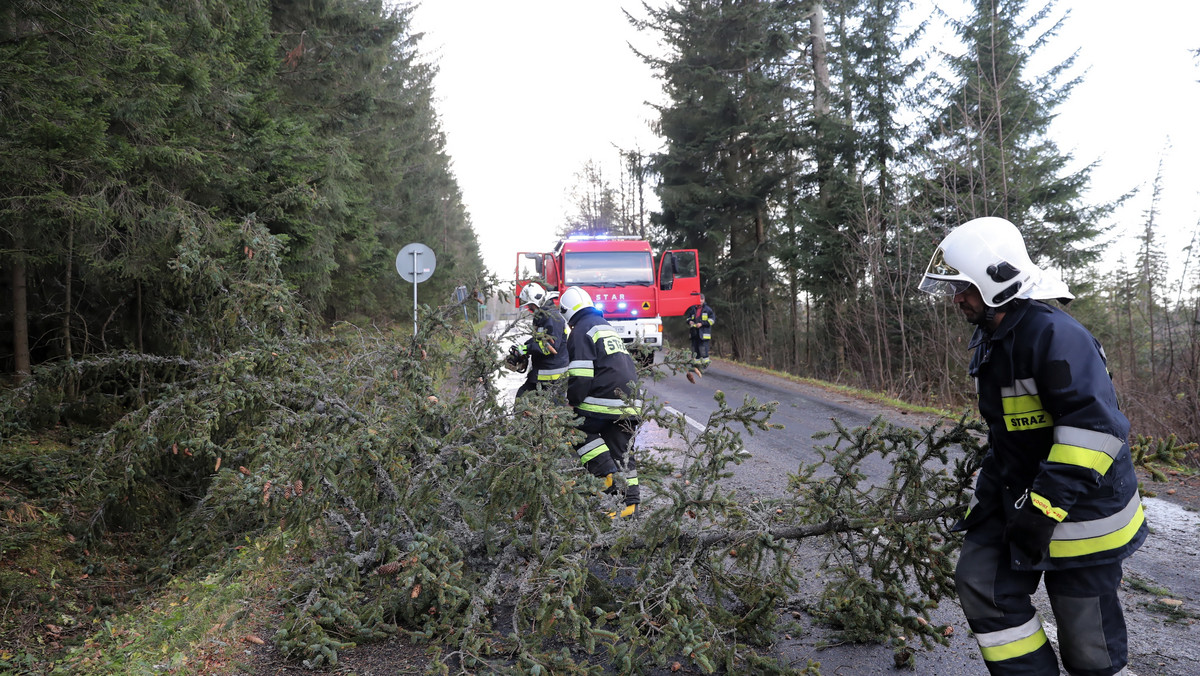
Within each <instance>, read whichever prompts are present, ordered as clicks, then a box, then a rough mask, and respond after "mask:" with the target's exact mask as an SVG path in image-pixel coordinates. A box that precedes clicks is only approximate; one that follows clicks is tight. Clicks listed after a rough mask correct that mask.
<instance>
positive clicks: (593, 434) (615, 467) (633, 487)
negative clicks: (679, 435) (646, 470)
mask: <svg viewBox="0 0 1200 676" xmlns="http://www.w3.org/2000/svg"><path fill="white" fill-rule="evenodd" d="M640 424H641V420H638V419H636V418H624V419H621V420H605V419H602V418H588V417H584V419H583V422H582V423H580V425H579V429H580V431H582V432H583V433H584V434H585V435H586V436H585V437H584V440H583V443H582V444H580V445H579V446H577V447H576V448H575V450H576V451H578V452H579V461H580V462H581V463H583V466H584V468H585V469H587V471H588V472H589V473H590V474H591V475H592V476H597V477H605V476H608V475H609V474H614V473H619V474H620V475H621V477H623V478H624V479H625V486H624V487H623V488H624V491H625V504H626V505H636V504H638V503H640V502H641V501H642V500H641V495H642V493H641V487H640V486H638V475H637V458H636V457H635V456H634V452H633V448H632V447H631V445H630V441H632V439H633V436H634V434H636V433H637V428H638V425H640Z"/></svg>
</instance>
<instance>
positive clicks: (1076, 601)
mask: <svg viewBox="0 0 1200 676" xmlns="http://www.w3.org/2000/svg"><path fill="white" fill-rule="evenodd" d="M920 288H921V290H923V291H927V292H929V293H933V294H935V295H947V296H953V302H954V303H955V304H956V305H957V306H958V308H959V309H960V310H961V311H962V313H963V315H964V316H965V317H966V319H967V321H969V322H971V323H973V324H975V325H976V329H975V335H974V337H973V338H972V340H971V343H970V346H971V348H973V349H974V355H973V357H972V359H971V365H970V373H971V375H972V376H973V377H974V378H975V382H976V390H977V392H978V396H979V412H980V414H981V415H982V417H983V419H984V420H985V421H987V424H988V427H989V432H988V444H989V449H988V451H987V455H986V456H985V458H984V461H983V467H982V469H981V470H980V471H979V476H978V478H977V480H976V486H975V493H974V496H973V497H972V499H971V505H970V507H969V509H968V510H967V514H966V516H965V517H964V519H963V520H962V521H961V522H960V523H959V524H958V525H957V526H956V529H957V530H960V531H961V530H965V531H966V535H965V539H964V542H963V547H962V552H961V553H960V555H959V560H958V566H957V570H956V572H955V585H956V587H957V589H958V596H959V601H960V603H961V604H962V609H963V613H964V614H965V615H966V617H967V622H968V624H969V625H970V627H971V630H972V632H974V634H975V638H976V639H977V640H978V642H979V648H980V651H981V652H982V654H983V659H984V662H985V664H986V665H987V668H988V671H989V672H990V673H991V674H993V675H1000V674H1004V675H1012V674H1029V675H1031V676H1032V675H1037V676H1044V675H1046V674H1058V673H1059V671H1058V661H1057V660H1056V658H1055V655H1054V650H1053V648H1052V647H1051V645H1050V643H1049V642H1048V640H1047V637H1046V633H1045V631H1044V630H1043V629H1042V624H1041V619H1040V617H1039V615H1038V612H1037V610H1036V609H1035V608H1034V606H1033V604H1032V603H1031V601H1030V596H1031V595H1032V594H1033V592H1034V590H1036V589H1037V587H1038V583H1039V580H1041V579H1042V577H1043V576H1044V577H1045V583H1046V592H1047V594H1048V595H1049V597H1050V606H1051V609H1052V610H1053V612H1054V618H1055V620H1056V621H1057V625H1058V640H1059V650H1060V652H1061V657H1062V663H1063V665H1064V666H1065V667H1066V670H1067V672H1068V673H1070V674H1075V675H1078V676H1111V675H1112V674H1124V673H1126V670H1125V665H1126V662H1127V649H1126V629H1125V619H1124V616H1123V614H1122V611H1121V603H1120V600H1119V599H1118V597H1117V589H1118V586H1119V584H1120V580H1121V565H1122V561H1123V560H1124V559H1125V558H1127V557H1128V556H1129V555H1131V554H1132V553H1133V552H1134V551H1135V550H1136V549H1137V548H1138V547H1140V546H1141V544H1142V542H1143V541H1145V539H1146V533H1147V526H1146V523H1145V516H1144V514H1143V511H1142V505H1141V500H1140V498H1139V497H1138V482H1137V476H1136V475H1135V473H1134V467H1133V461H1132V458H1131V455H1130V450H1129V443H1128V435H1129V421H1128V420H1127V419H1126V418H1125V416H1124V414H1122V413H1121V411H1120V410H1118V408H1117V396H1116V393H1115V391H1114V389H1113V385H1112V379H1111V378H1110V376H1109V374H1108V371H1107V365H1106V361H1105V356H1104V350H1103V349H1101V347H1100V343H1099V342H1098V341H1097V340H1096V339H1095V338H1094V337H1093V336H1092V335H1091V333H1089V332H1088V331H1087V329H1085V328H1084V327H1083V326H1082V325H1080V324H1079V322H1077V321H1076V320H1075V319H1073V318H1072V317H1071V316H1070V315H1068V314H1067V313H1066V312H1064V311H1063V310H1061V309H1059V308H1057V307H1054V306H1051V305H1048V304H1046V303H1044V302H1042V301H1043V300H1051V299H1055V300H1059V301H1060V302H1063V303H1066V302H1069V301H1070V299H1072V298H1073V297H1074V296H1072V295H1071V293H1070V292H1069V291H1068V290H1067V286H1066V284H1064V283H1063V282H1062V281H1061V280H1060V279H1059V278H1057V276H1054V275H1052V274H1050V273H1049V272H1046V271H1043V270H1041V269H1040V268H1038V267H1037V266H1036V265H1034V263H1033V262H1032V261H1031V260H1030V258H1029V255H1028V253H1027V252H1026V249H1025V242H1024V240H1023V238H1022V237H1021V233H1020V232H1019V231H1018V230H1017V228H1016V226H1014V225H1013V224H1012V223H1009V222H1008V221H1006V220H1004V219H1001V218H994V217H987V218H979V219H975V220H972V221H969V222H967V223H965V224H963V225H961V226H959V227H957V228H955V229H954V230H953V231H951V232H950V234H948V235H947V236H946V238H945V239H943V240H942V242H941V244H940V245H939V246H938V249H937V251H936V252H935V253H934V255H933V259H932V260H931V261H930V263H929V267H928V269H927V270H926V272H925V276H924V278H923V279H922V281H921V286H920Z"/></svg>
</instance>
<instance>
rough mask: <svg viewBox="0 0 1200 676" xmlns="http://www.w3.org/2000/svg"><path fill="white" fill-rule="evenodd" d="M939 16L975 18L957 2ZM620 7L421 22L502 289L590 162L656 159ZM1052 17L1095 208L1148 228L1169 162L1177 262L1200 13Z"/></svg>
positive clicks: (455, 2) (532, 1)
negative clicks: (1071, 80)
mask: <svg viewBox="0 0 1200 676" xmlns="http://www.w3.org/2000/svg"><path fill="white" fill-rule="evenodd" d="M654 2H655V4H661V2H662V0H654ZM917 4H918V5H919V6H922V7H926V8H928V7H929V6H930V4H931V3H929V2H926V1H925V0H918V2H917ZM938 4H939V5H940V6H941V7H943V8H944V9H945V10H946V12H947V13H949V14H950V15H951V16H955V17H958V18H962V17H964V16H966V14H967V12H966V9H965V3H964V2H962V0H944V1H942V2H939V3H938ZM1041 5H1042V3H1041V2H1040V1H1039V0H1033V1H1032V2H1030V3H1029V6H1030V7H1040V6H1041ZM623 7H624V8H627V9H629V10H630V11H637V12H640V8H641V3H640V1H638V0H632V1H630V0H586V1H585V0H512V1H510V2H495V0H424V2H423V4H422V5H421V6H420V7H418V9H417V10H416V13H415V15H414V22H415V24H416V28H417V29H418V30H421V31H424V32H425V38H424V40H423V41H422V43H421V44H422V50H423V51H424V52H425V53H426V54H427V56H428V58H430V59H431V60H433V61H435V62H436V63H437V65H438V67H439V71H440V72H439V74H438V76H437V79H436V80H435V87H436V91H437V97H438V102H437V108H438V110H439V112H440V114H441V118H442V126H443V130H444V131H445V133H446V137H447V150H448V152H449V154H450V156H451V158H452V160H453V167H454V172H455V175H456V176H457V178H458V182H459V185H460V187H461V188H462V191H463V197H464V200H465V202H466V205H467V208H468V211H469V212H470V214H471V219H472V222H473V223H474V226H475V230H476V232H477V233H478V235H479V240H480V244H481V246H482V249H483V254H484V262H485V263H486V264H487V265H488V267H489V268H491V269H492V271H493V272H495V273H497V274H498V275H499V276H500V278H501V279H502V280H503V279H509V278H510V277H511V276H512V271H513V264H514V261H515V255H516V253H517V252H518V251H528V250H547V249H549V248H550V247H552V246H553V244H554V242H555V239H554V231H555V230H556V229H557V228H558V227H559V225H560V224H561V223H562V222H563V221H564V218H565V215H566V214H567V213H568V211H570V204H569V198H568V192H569V190H570V188H571V187H572V186H573V185H574V184H575V174H576V173H577V172H579V171H580V169H582V167H583V165H584V164H585V163H586V162H587V161H588V160H589V159H591V160H597V161H601V162H603V163H604V164H606V165H608V166H612V167H615V166H616V159H617V147H620V148H624V149H629V148H634V147H639V148H641V149H642V150H644V151H653V150H656V149H657V148H658V144H659V141H658V139H657V138H656V137H655V136H654V135H653V134H651V133H650V131H649V129H648V126H647V123H648V121H649V120H651V119H653V118H654V116H655V115H654V111H653V110H652V109H651V108H650V107H649V106H648V105H647V102H661V101H662V94H661V91H660V87H659V82H658V81H657V80H656V79H654V77H653V74H652V73H651V71H650V69H649V68H648V67H647V66H646V65H644V64H643V63H642V61H641V60H640V59H639V58H638V57H637V56H636V55H635V54H634V53H633V52H632V51H631V50H630V47H629V44H630V43H632V44H633V45H634V46H636V47H638V48H639V49H642V50H653V49H654V37H653V36H649V35H638V34H637V33H635V32H634V30H633V29H632V27H630V26H629V24H628V22H627V21H626V19H625V16H624V14H623V13H622V8H623ZM1057 8H1058V10H1059V11H1060V12H1061V11H1062V10H1066V9H1070V17H1069V18H1068V20H1067V23H1066V26H1065V27H1064V29H1063V32H1062V33H1061V34H1060V36H1059V37H1057V38H1055V39H1054V40H1053V41H1052V42H1051V43H1050V46H1048V47H1047V48H1046V49H1045V50H1043V52H1044V53H1045V54H1046V55H1047V56H1048V58H1049V59H1053V60H1059V59H1061V58H1062V57H1063V56H1065V55H1066V54H1069V53H1070V51H1072V50H1074V49H1076V48H1078V49H1079V51H1080V55H1079V58H1078V61H1077V68H1078V70H1079V72H1081V73H1083V72H1084V69H1086V74H1085V80H1084V82H1083V83H1082V84H1081V85H1079V86H1078V87H1077V88H1076V90H1075V92H1074V94H1073V95H1072V98H1071V100H1070V102H1069V103H1067V104H1066V105H1064V106H1063V107H1061V108H1060V109H1059V117H1058V119H1057V121H1056V123H1055V125H1054V127H1053V128H1052V135H1053V138H1054V140H1055V141H1056V142H1057V143H1058V145H1059V147H1060V149H1062V150H1063V151H1065V152H1070V153H1072V154H1073V155H1074V156H1075V157H1076V158H1077V160H1079V161H1080V162H1081V163H1086V162H1091V161H1097V160H1098V161H1099V162H1100V164H1099V166H1098V167H1097V169H1096V170H1095V172H1094V174H1093V182H1092V186H1093V191H1094V195H1095V199H1096V201H1101V200H1104V199H1110V198H1113V197H1115V196H1117V195H1120V194H1122V193H1124V192H1126V191H1129V190H1131V189H1134V188H1138V187H1143V188H1145V190H1144V191H1143V192H1144V194H1143V195H1142V196H1140V197H1139V198H1138V199H1136V200H1134V201H1132V202H1131V203H1130V204H1129V205H1128V206H1127V207H1126V208H1125V209H1123V210H1122V211H1121V212H1119V213H1118V214H1117V216H1116V219H1115V221H1114V223H1115V224H1116V226H1117V231H1118V232H1119V233H1125V234H1130V233H1136V232H1138V231H1140V229H1141V228H1142V227H1143V224H1144V217H1143V214H1144V212H1145V211H1146V209H1148V208H1149V186H1150V185H1151V183H1152V182H1153V180H1154V176H1155V172H1156V170H1157V167H1158V163H1159V161H1160V160H1162V161H1163V163H1164V170H1163V175H1164V184H1163V199H1162V203H1161V211H1162V213H1161V215H1160V217H1159V221H1158V222H1159V223H1160V224H1162V226H1163V232H1164V234H1166V233H1169V234H1170V237H1169V240H1168V242H1167V246H1168V252H1170V253H1169V255H1171V256H1172V257H1173V258H1174V259H1175V260H1176V261H1182V259H1183V256H1184V255H1183V253H1181V250H1182V248H1183V247H1184V246H1186V245H1187V244H1188V242H1189V241H1190V238H1191V234H1192V233H1193V232H1194V231H1195V230H1196V225H1197V221H1198V219H1200V195H1198V192H1197V191H1198V190H1200V181H1198V180H1197V178H1198V176H1200V172H1198V171H1197V170H1196V169H1195V168H1194V167H1195V166H1196V164H1197V163H1198V162H1200V123H1198V122H1197V121H1196V118H1197V117H1200V115H1198V111H1200V84H1198V83H1197V80H1200V67H1198V66H1197V61H1196V59H1195V58H1194V57H1193V55H1192V54H1191V53H1190V51H1189V50H1193V49H1197V48H1200V32H1197V31H1196V26H1197V25H1198V22H1197V19H1200V3H1194V2H1190V1H1188V2H1179V1H1178V0H1142V2H1140V3H1137V4H1136V9H1135V8H1134V5H1131V4H1130V3H1128V2H1119V1H1118V0H1060V2H1059V3H1058V5H1057ZM921 14H922V15H927V14H928V9H925V10H922V11H921ZM1027 75H1032V73H1029V74H1027ZM611 178H612V180H613V182H614V183H615V180H616V176H615V175H614V176H612V177H611ZM1018 225H1020V224H1018ZM1125 248H1126V249H1127V248H1128V247H1125Z"/></svg>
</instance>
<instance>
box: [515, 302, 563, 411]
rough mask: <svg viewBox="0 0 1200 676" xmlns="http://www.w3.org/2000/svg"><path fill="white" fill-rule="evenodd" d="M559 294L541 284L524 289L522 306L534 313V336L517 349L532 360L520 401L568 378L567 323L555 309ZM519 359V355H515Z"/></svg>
mask: <svg viewBox="0 0 1200 676" xmlns="http://www.w3.org/2000/svg"><path fill="white" fill-rule="evenodd" d="M557 295H558V293H557V292H547V291H546V289H545V288H543V287H542V285H541V284H538V283H537V282H530V283H528V284H526V285H525V287H524V288H522V289H521V295H520V299H521V307H523V308H525V309H527V310H529V311H530V312H532V313H533V334H532V335H531V336H530V337H529V340H527V341H525V343H524V344H522V345H515V346H514V348H515V350H516V352H517V353H518V354H519V355H525V356H528V358H529V371H528V375H526V376H525V382H524V383H523V384H522V385H521V387H520V388H518V389H517V398H518V399H519V398H521V397H522V396H523V395H525V394H527V393H529V392H532V391H534V390H540V389H542V388H544V387H547V386H549V385H551V384H553V383H554V382H555V381H558V380H560V379H562V378H564V377H566V375H567V363H568V362H569V361H570V359H569V358H568V352H567V335H566V334H567V322H566V320H565V319H563V316H562V313H561V312H559V311H558V309H557V308H555V307H554V298H555V297H556V296H557ZM514 357H515V355H514Z"/></svg>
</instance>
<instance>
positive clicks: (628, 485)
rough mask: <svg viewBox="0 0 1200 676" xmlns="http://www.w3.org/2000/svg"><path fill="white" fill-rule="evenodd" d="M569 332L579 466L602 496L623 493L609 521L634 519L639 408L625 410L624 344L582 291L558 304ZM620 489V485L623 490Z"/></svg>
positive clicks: (629, 379) (570, 292)
mask: <svg viewBox="0 0 1200 676" xmlns="http://www.w3.org/2000/svg"><path fill="white" fill-rule="evenodd" d="M559 307H560V308H561V309H562V313H563V316H564V317H565V318H566V320H567V323H568V324H569V325H570V326H571V334H570V335H569V336H568V337H567V351H568V352H570V353H571V362H570V365H569V367H568V369H567V401H568V403H570V405H571V406H573V407H574V409H575V414H576V415H578V416H582V418H583V421H582V422H581V423H580V424H579V429H580V431H582V432H583V433H584V434H585V435H586V436H585V438H584V440H583V443H581V444H580V445H579V446H577V447H576V449H575V450H576V451H578V453H579V462H580V463H582V464H583V466H584V467H585V468H586V469H587V471H588V472H589V473H591V474H592V476H596V477H600V478H602V479H604V484H605V486H604V487H605V492H607V493H612V494H619V493H621V492H622V491H624V493H625V507H624V509H622V510H620V511H619V512H613V513H611V514H609V516H611V517H617V516H621V517H627V516H634V515H635V514H636V513H637V509H638V504H639V503H640V502H641V488H640V487H639V486H638V475H637V459H636V458H634V454H633V448H631V446H630V441H631V440H632V439H633V436H634V434H635V433H636V432H637V428H638V425H639V424H641V418H640V416H641V414H642V403H641V401H632V402H629V403H628V404H627V403H626V402H625V400H624V399H623V398H622V397H623V395H626V396H628V395H632V394H633V392H634V391H635V390H636V388H637V385H638V378H637V366H636V365H635V364H634V362H633V358H632V357H630V356H629V352H628V351H627V350H626V349H625V341H623V340H621V336H619V335H618V334H617V332H616V331H615V330H613V327H612V326H610V325H609V324H608V322H605V321H604V316H603V315H601V314H600V311H599V310H597V309H596V308H595V307H593V306H592V298H591V296H589V295H588V293H587V292H586V291H584V290H583V289H581V288H579V287H577V286H572V287H570V288H568V289H567V290H566V291H564V292H563V294H562V298H560V299H559ZM622 483H623V484H624V485H622Z"/></svg>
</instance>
